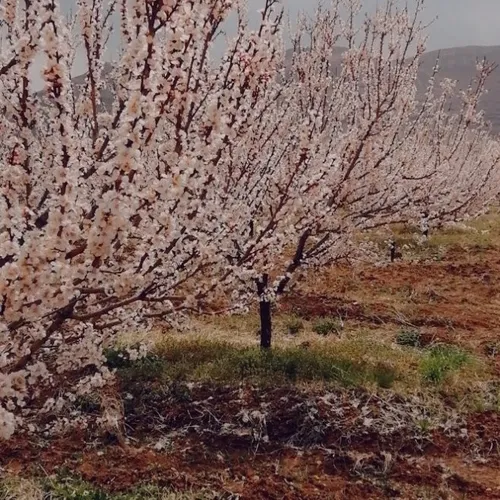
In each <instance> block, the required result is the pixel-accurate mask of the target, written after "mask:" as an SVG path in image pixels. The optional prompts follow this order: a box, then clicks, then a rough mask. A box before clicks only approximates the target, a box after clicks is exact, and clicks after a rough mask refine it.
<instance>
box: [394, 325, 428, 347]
mask: <svg viewBox="0 0 500 500" xmlns="http://www.w3.org/2000/svg"><path fill="white" fill-rule="evenodd" d="M396 344H398V345H401V346H406V347H416V348H419V347H422V339H421V334H420V332H419V331H418V330H408V329H403V330H400V331H399V332H398V334H397V335H396Z"/></svg>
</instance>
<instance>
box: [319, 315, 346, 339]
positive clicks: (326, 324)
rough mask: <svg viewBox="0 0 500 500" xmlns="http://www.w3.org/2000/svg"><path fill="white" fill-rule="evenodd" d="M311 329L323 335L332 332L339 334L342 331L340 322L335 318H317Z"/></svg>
mask: <svg viewBox="0 0 500 500" xmlns="http://www.w3.org/2000/svg"><path fill="white" fill-rule="evenodd" d="M312 331H313V332H314V333H317V334H318V335H322V336H323V337H326V336H327V335H330V334H332V333H334V334H335V335H339V334H340V332H341V331H342V323H341V321H340V320H338V319H337V318H319V319H317V320H316V321H315V322H314V323H313V325H312Z"/></svg>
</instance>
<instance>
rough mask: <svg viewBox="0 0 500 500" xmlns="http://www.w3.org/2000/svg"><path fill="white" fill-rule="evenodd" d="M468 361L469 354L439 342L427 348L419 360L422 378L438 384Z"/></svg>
mask: <svg viewBox="0 0 500 500" xmlns="http://www.w3.org/2000/svg"><path fill="white" fill-rule="evenodd" d="M468 361H469V355H468V354H467V353H466V352H464V351H462V350H460V349H458V348H457V347H455V346H449V345H445V344H439V345H436V346H434V347H432V348H431V349H429V350H428V352H427V353H426V356H425V357H424V359H423V360H422V362H421V365H420V369H421V374H422V378H423V379H424V380H425V381H426V382H429V383H431V384H435V385H439V384H440V383H441V382H443V380H444V379H445V378H446V377H447V376H448V375H449V374H450V373H451V372H453V371H456V370H458V369H460V368H461V367H462V366H463V365H465V364H466V363H467V362H468Z"/></svg>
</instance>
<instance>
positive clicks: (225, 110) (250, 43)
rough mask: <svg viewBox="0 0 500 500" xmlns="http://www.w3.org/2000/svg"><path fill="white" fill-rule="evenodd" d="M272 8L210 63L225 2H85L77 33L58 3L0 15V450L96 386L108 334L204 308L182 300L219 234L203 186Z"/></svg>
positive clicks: (238, 120)
mask: <svg viewBox="0 0 500 500" xmlns="http://www.w3.org/2000/svg"><path fill="white" fill-rule="evenodd" d="M274 3H275V2H274V1H272V0H269V1H268V2H267V3H266V8H265V10H264V11H263V12H262V22H261V26H260V28H258V30H257V31H251V30H250V29H249V28H248V27H247V23H246V22H245V21H244V16H243V15H242V16H241V21H240V23H239V26H238V32H237V35H236V36H235V38H234V39H233V40H232V41H231V42H230V43H229V44H228V49H227V55H226V56H225V57H224V59H223V60H222V62H217V61H214V60H213V59H212V58H211V48H212V45H213V43H214V40H215V38H216V37H217V36H218V34H219V32H220V28H221V26H222V24H223V23H224V22H225V20H226V19H227V17H228V15H229V14H230V12H231V11H232V10H234V8H235V5H236V3H235V2H232V1H230V0H210V1H208V0H193V1H190V2H186V1H182V0H172V1H164V0H151V1H142V0H121V1H119V2H117V1H109V2H108V1H106V0H80V1H79V3H78V11H77V13H76V18H75V21H76V22H75V23H68V22H66V21H65V20H64V19H63V17H62V16H61V13H60V9H59V2H58V1H57V0H9V1H8V2H3V3H2V6H1V8H0V20H1V23H2V29H3V30H4V31H5V40H4V41H3V43H2V46H1V53H0V109H1V122H0V127H1V132H2V136H3V138H4V140H3V142H2V145H1V146H0V148H1V154H0V158H1V159H0V162H1V164H0V190H1V191H0V210H1V213H2V219H1V224H0V226H1V232H0V312H1V318H0V438H1V437H4V438H5V437H9V436H11V435H12V433H13V431H14V429H15V427H16V425H17V424H18V423H19V422H21V419H22V418H23V416H24V417H25V416H28V415H29V414H30V412H32V411H34V410H40V411H43V412H49V411H51V410H52V409H54V408H56V409H57V408H59V407H61V405H62V404H64V402H65V401H66V400H68V399H74V397H75V395H76V394H78V393H84V392H86V391H89V390H90V389H91V388H92V387H95V386H100V385H102V384H104V383H105V381H106V379H108V378H109V377H110V376H111V374H110V373H109V372H108V371H107V370H106V368H105V367H104V364H103V363H104V357H103V347H104V346H106V345H109V343H110V342H111V341H112V339H113V335H114V334H115V333H116V332H118V331H119V330H122V329H123V328H129V327H137V326H138V325H139V326H140V327H141V328H146V327H147V325H148V322H151V321H153V320H154V319H155V318H159V317H165V316H168V315H171V314H172V313H173V312H174V311H175V310H177V309H183V310H186V309H189V308H190V307H195V306H197V304H198V303H199V302H200V301H201V300H202V299H203V293H201V292H202V291H203V287H201V285H200V287H198V288H196V287H193V286H189V283H190V282H191V281H193V280H195V279H197V277H198V276H199V275H201V274H203V272H204V271H205V270H206V269H208V268H212V267H214V266H216V264H217V262H218V260H220V257H219V254H218V252H217V249H218V248H219V247H220V246H221V244H222V242H223V241H224V238H225V233H224V231H225V230H226V225H224V224H220V221H219V219H220V213H219V211H218V210H219V207H218V206H217V205H216V204H215V203H214V200H213V198H214V196H215V194H214V192H215V191H214V189H212V185H213V184H214V183H215V179H217V178H218V173H217V172H218V169H219V168H221V165H225V164H227V163H228V162H231V161H232V160H231V159H232V157H233V155H234V149H235V146H236V144H237V140H238V135H240V134H244V133H245V128H246V127H247V122H248V121H249V120H250V119H251V117H252V116H253V110H252V105H253V104H254V103H255V102H256V101H257V100H258V96H259V85H260V80H261V78H265V75H267V74H268V73H269V72H273V57H274V56H273V50H272V47H273V46H274V45H275V44H274V42H273V39H274V38H276V37H278V34H279V33H278V26H279V22H280V18H279V13H276V12H275V11H274V9H273V5H274ZM236 7H238V6H237V5H236ZM238 8H240V7H238ZM242 14H243V13H242ZM115 15H117V16H118V18H119V21H120V22H119V31H120V37H121V51H120V55H119V60H118V62H117V63H116V65H114V66H113V67H112V69H111V71H109V67H105V66H104V51H105V47H106V41H107V39H108V36H109V32H110V29H111V27H112V26H111V25H112V19H113V16H115ZM77 47H82V48H83V51H84V54H85V57H86V60H87V70H88V71H87V74H86V76H85V78H84V79H83V80H82V81H81V83H80V84H78V85H77V86H75V85H73V84H72V82H71V79H70V76H71V66H72V61H73V58H74V56H75V51H76V50H77ZM40 60H42V61H43V65H44V66H43V73H42V74H43V80H44V90H43V92H42V93H41V94H36V93H34V92H33V91H32V88H31V87H32V82H31V79H30V72H31V71H33V70H34V68H35V67H36V64H38V62H39V61H40ZM110 95H111V96H113V98H112V101H111V102H108V101H106V98H107V97H109V96H110ZM179 291H182V293H179ZM55 394H58V397H57V398H56V397H54V395H55Z"/></svg>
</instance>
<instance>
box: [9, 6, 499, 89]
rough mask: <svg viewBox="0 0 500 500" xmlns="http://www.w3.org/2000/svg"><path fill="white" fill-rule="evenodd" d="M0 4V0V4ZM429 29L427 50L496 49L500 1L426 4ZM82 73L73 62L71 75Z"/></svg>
mask: <svg viewBox="0 0 500 500" xmlns="http://www.w3.org/2000/svg"><path fill="white" fill-rule="evenodd" d="M0 1H1V0H0ZM398 1H399V2H400V4H404V3H408V5H409V6H410V8H411V7H412V6H414V5H415V3H416V0H398ZM76 2H77V0H60V5H61V6H62V8H63V10H65V11H66V12H69V11H70V10H73V11H74V10H75V5H76ZM248 2H249V8H250V10H251V11H254V12H255V11H257V10H258V9H259V8H260V7H261V6H262V4H263V0H248ZM283 3H284V4H285V8H286V9H287V10H288V11H289V13H290V16H291V17H292V18H293V17H294V16H296V14H297V12H298V11H299V10H306V11H309V12H313V11H314V8H315V6H316V5H317V3H318V1H317V0H283ZM383 3H385V2H384V0H362V4H363V7H364V8H365V9H366V10H368V11H369V10H372V9H373V8H374V7H375V6H376V5H377V4H383ZM434 19H435V21H434V22H433V24H432V25H431V26H430V27H429V30H428V34H429V41H428V49H429V50H433V49H439V48H447V47H457V46H464V45H500V28H499V25H500V0H426V9H425V16H424V20H425V21H426V22H428V21H431V20H434ZM84 71H85V67H84V65H83V63H82V61H81V60H80V58H77V61H76V65H75V68H74V73H75V74H79V73H82V72H84ZM33 80H34V82H35V86H37V87H38V86H39V83H40V80H39V77H38V75H36V74H34V75H33Z"/></svg>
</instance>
